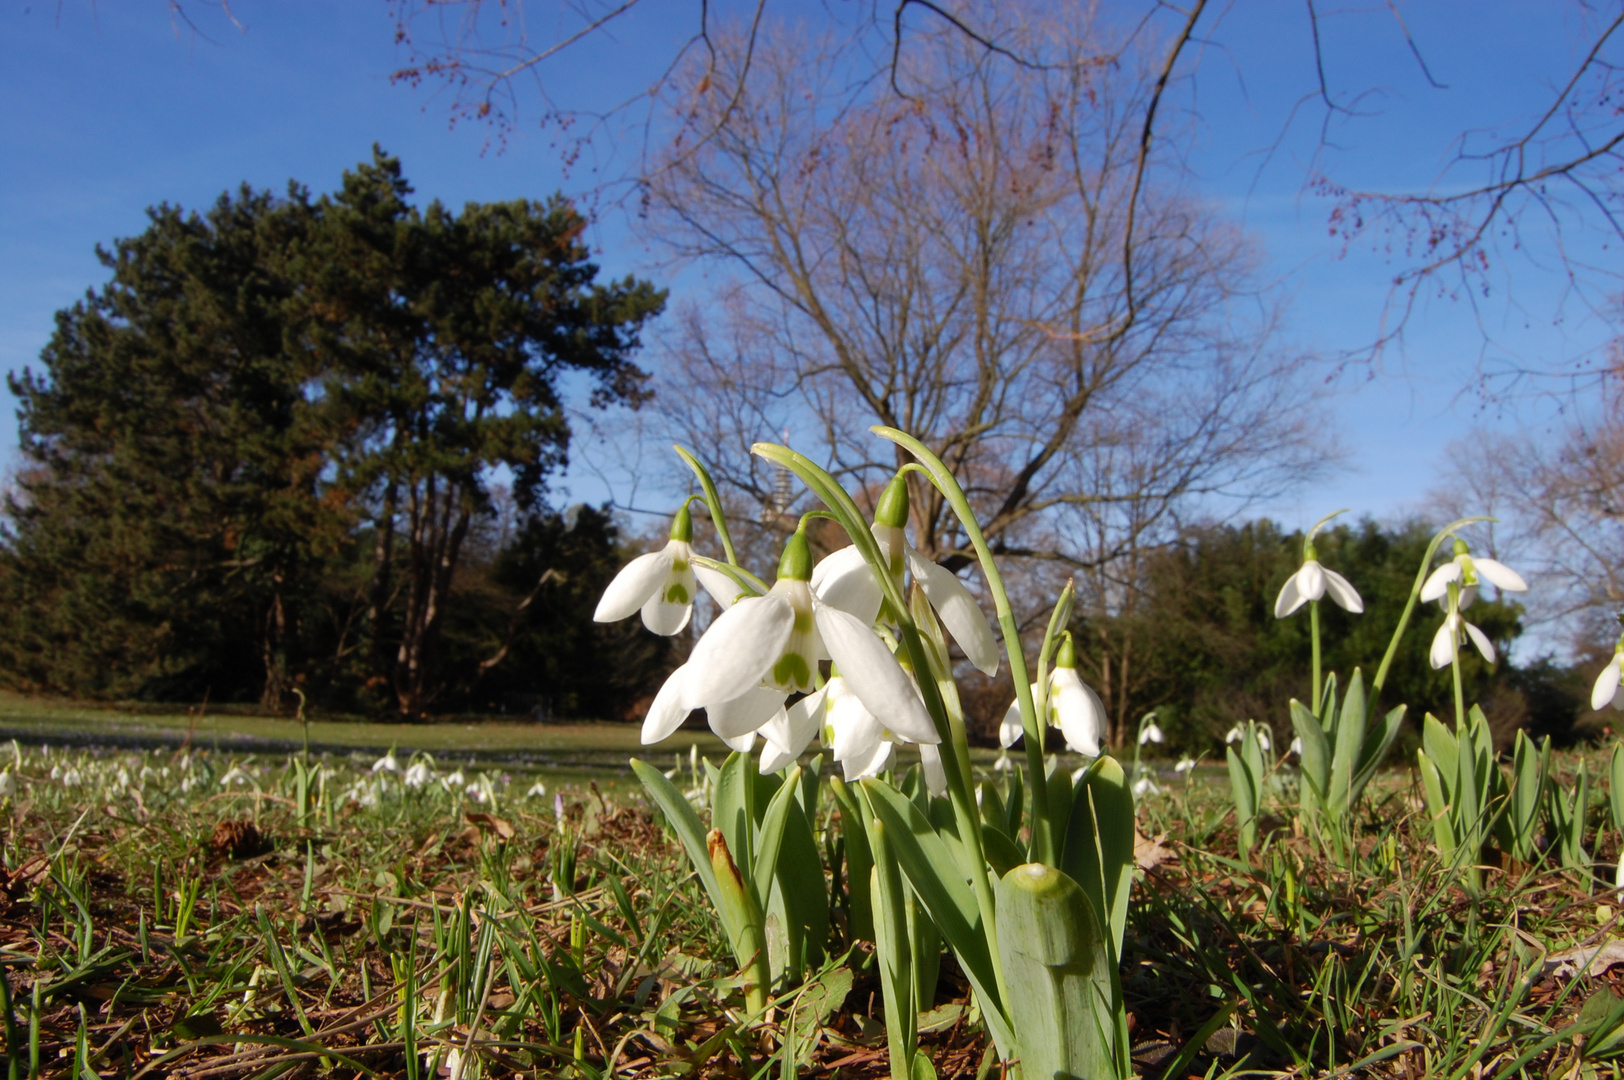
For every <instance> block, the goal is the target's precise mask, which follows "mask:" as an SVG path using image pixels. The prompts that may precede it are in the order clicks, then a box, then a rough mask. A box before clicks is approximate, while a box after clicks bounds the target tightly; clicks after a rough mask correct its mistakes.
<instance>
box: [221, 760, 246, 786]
mask: <svg viewBox="0 0 1624 1080" xmlns="http://www.w3.org/2000/svg"><path fill="white" fill-rule="evenodd" d="M252 779H253V778H252V777H250V776H249V775H248V773H247V772H245V771H244V770H243V767H242V766H241V765H233V766H232V767H231V768H229V769H227V770H226V774H225V775H224V776H222V777H220V786H221V787H230V786H231V785H232V784H247V783H250V782H251V781H252Z"/></svg>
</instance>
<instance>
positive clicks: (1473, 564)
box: [1421, 540, 1528, 666]
mask: <svg viewBox="0 0 1624 1080" xmlns="http://www.w3.org/2000/svg"><path fill="white" fill-rule="evenodd" d="M1485 580H1486V581H1488V582H1489V584H1491V585H1493V586H1494V587H1495V588H1497V589H1499V590H1500V591H1501V592H1527V591H1528V582H1526V581H1524V580H1523V579H1522V575H1521V574H1519V573H1517V571H1515V570H1513V569H1511V567H1509V566H1507V565H1505V564H1504V563H1502V562H1497V561H1496V560H1494V559H1480V558H1474V557H1473V556H1472V554H1471V552H1470V550H1469V549H1468V548H1467V546H1466V542H1465V541H1464V540H1456V541H1455V550H1454V557H1453V558H1451V559H1450V560H1449V561H1448V562H1446V563H1444V564H1443V565H1442V566H1440V567H1438V568H1437V569H1436V570H1434V571H1433V572H1432V573H1431V574H1429V575H1427V580H1426V582H1425V583H1424V584H1423V585H1422V586H1421V599H1422V600H1437V601H1438V602H1439V603H1441V604H1444V605H1446V606H1447V605H1448V603H1449V586H1450V584H1451V583H1453V584H1456V585H1458V586H1459V588H1460V600H1459V608H1460V610H1462V611H1464V610H1465V609H1466V608H1469V607H1471V606H1472V601H1473V600H1475V599H1477V589H1478V586H1479V584H1481V582H1483V581H1485ZM1434 666H1438V665H1434Z"/></svg>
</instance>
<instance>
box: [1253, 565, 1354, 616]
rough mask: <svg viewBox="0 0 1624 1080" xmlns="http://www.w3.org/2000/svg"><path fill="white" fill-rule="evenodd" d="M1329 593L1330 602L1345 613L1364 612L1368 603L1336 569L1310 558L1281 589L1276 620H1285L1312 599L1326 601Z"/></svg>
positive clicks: (1275, 602)
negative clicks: (1334, 602) (1326, 595)
mask: <svg viewBox="0 0 1624 1080" xmlns="http://www.w3.org/2000/svg"><path fill="white" fill-rule="evenodd" d="M1326 593H1330V594H1331V599H1332V600H1334V601H1336V604H1337V606H1338V607H1340V608H1341V609H1342V610H1344V611H1351V612H1353V613H1354V614H1355V615H1357V614H1359V613H1360V612H1362V611H1364V610H1365V602H1364V601H1363V600H1361V599H1359V592H1358V590H1356V589H1355V588H1354V587H1353V586H1352V585H1351V584H1349V583H1348V579H1347V578H1345V577H1343V576H1342V575H1341V574H1339V573H1337V572H1336V571H1335V570H1327V569H1325V567H1323V566H1321V565H1320V562H1319V560H1318V559H1315V558H1312V557H1310V558H1308V559H1305V560H1304V561H1303V564H1302V566H1300V567H1298V568H1297V572H1296V573H1294V574H1292V575H1291V576H1290V577H1288V578H1287V579H1286V583H1285V584H1284V585H1282V586H1281V587H1280V595H1279V596H1277V597H1275V600H1274V617H1275V618H1277V619H1284V618H1285V617H1286V616H1287V615H1290V614H1291V613H1292V612H1294V611H1296V610H1297V609H1298V608H1300V607H1302V606H1303V605H1304V604H1306V603H1308V602H1309V601H1310V600H1319V599H1321V598H1323V597H1324V596H1325V594H1326Z"/></svg>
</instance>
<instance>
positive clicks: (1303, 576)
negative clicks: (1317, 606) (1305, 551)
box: [1297, 559, 1325, 600]
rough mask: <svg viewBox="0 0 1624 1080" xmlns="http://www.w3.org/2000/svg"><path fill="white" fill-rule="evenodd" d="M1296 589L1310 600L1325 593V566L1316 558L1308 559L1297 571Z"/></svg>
mask: <svg viewBox="0 0 1624 1080" xmlns="http://www.w3.org/2000/svg"><path fill="white" fill-rule="evenodd" d="M1297 591H1298V592H1299V593H1301V594H1302V595H1303V596H1305V597H1307V598H1308V599H1310V600H1318V599H1320V598H1321V597H1323V596H1324V595H1325V567H1323V566H1321V565H1320V564H1319V560H1318V559H1309V560H1308V561H1307V562H1305V563H1303V565H1302V568H1301V569H1299V570H1298V571H1297Z"/></svg>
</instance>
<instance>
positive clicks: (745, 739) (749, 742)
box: [722, 731, 756, 754]
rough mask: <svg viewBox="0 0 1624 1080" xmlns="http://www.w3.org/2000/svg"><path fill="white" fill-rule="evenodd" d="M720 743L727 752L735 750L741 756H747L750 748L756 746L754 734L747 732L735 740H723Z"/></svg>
mask: <svg viewBox="0 0 1624 1080" xmlns="http://www.w3.org/2000/svg"><path fill="white" fill-rule="evenodd" d="M722 742H723V744H724V745H726V747H727V748H728V749H729V750H737V751H738V752H739V753H741V754H748V753H749V752H750V748H751V747H752V746H754V745H756V733H755V732H753V731H747V732H745V733H744V734H743V735H740V736H739V737H738V738H736V739H727V738H724V739H723V740H722Z"/></svg>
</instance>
